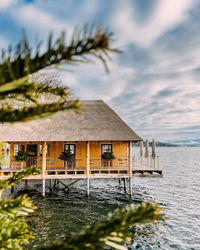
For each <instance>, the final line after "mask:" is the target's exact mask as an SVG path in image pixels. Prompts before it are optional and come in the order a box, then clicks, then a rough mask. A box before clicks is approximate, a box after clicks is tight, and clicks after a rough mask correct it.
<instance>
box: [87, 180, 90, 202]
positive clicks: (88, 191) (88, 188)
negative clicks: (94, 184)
mask: <svg viewBox="0 0 200 250" xmlns="http://www.w3.org/2000/svg"><path fill="white" fill-rule="evenodd" d="M89 196H90V179H89V178H87V197H88V198H89Z"/></svg>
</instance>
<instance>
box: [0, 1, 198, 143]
mask: <svg viewBox="0 0 200 250" xmlns="http://www.w3.org/2000/svg"><path fill="white" fill-rule="evenodd" d="M86 23H89V24H92V23H95V24H96V25H99V24H101V25H102V26H103V27H109V29H110V30H111V31H113V32H114V34H115V39H114V40H113V42H112V46H113V47H117V48H119V49H121V50H122V51H123V53H121V54H115V55H112V61H111V62H109V69H110V72H109V73H106V72H105V70H104V67H103V66H102V64H100V63H99V62H97V63H95V64H87V65H79V66H78V67H77V66H74V67H73V72H67V71H64V72H62V73H61V75H62V76H61V78H62V82H63V83H64V84H66V85H67V86H69V87H70V88H71V90H72V92H73V94H74V96H76V97H77V98H80V99H81V100H87V99H92V100H94V99H98V100H99V99H102V100H104V101H105V102H106V103H108V104H109V105H110V106H111V107H112V108H113V109H114V110H115V111H116V112H117V113H118V114H119V115H120V116H121V117H122V118H123V119H124V120H125V121H126V122H127V123H128V125H129V126H130V127H131V128H132V129H133V130H134V131H135V132H136V133H138V134H139V135H140V136H141V137H142V138H143V139H146V138H148V139H150V140H151V139H152V138H156V139H157V140H158V141H163V142H180V141H183V140H184V141H189V142H194V143H195V141H196V142H197V140H198V139H200V29H199V27H200V1H198V0H196V1H195V0H176V1H174V0H109V1H108V0H76V1H74V0H0V49H2V48H7V47H8V44H16V43H17V42H18V41H19V40H20V38H21V30H22V28H24V29H25V30H26V33H27V36H28V38H29V40H30V42H31V44H33V45H34V44H36V42H37V41H39V40H43V41H45V39H47V37H48V34H49V31H53V32H54V34H55V36H57V35H59V34H60V32H61V31H62V30H66V33H67V37H68V38H70V34H71V33H72V31H73V28H74V27H75V26H76V25H77V26H79V27H81V26H83V25H84V24H86Z"/></svg>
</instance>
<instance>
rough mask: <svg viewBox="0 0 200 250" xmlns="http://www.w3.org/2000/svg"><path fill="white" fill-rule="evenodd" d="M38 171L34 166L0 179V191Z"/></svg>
mask: <svg viewBox="0 0 200 250" xmlns="http://www.w3.org/2000/svg"><path fill="white" fill-rule="evenodd" d="M39 173H40V172H39V171H38V169H37V167H36V166H33V167H30V168H27V169H25V170H22V171H20V172H17V173H15V174H13V176H11V177H9V178H7V179H3V180H0V191H2V190H4V189H6V188H9V187H11V186H13V185H15V184H17V183H19V182H20V181H21V180H22V179H23V178H25V177H27V176H29V175H37V174H39Z"/></svg>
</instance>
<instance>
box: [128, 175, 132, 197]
mask: <svg viewBox="0 0 200 250" xmlns="http://www.w3.org/2000/svg"><path fill="white" fill-rule="evenodd" d="M129 190H130V198H131V199H132V197H133V189H132V178H131V177H130V178H129Z"/></svg>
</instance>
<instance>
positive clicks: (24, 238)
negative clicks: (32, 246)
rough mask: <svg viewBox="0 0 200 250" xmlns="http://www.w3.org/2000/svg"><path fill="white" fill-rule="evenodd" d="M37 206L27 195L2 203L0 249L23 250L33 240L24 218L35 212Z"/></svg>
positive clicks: (0, 205)
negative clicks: (23, 245) (23, 246)
mask: <svg viewBox="0 0 200 250" xmlns="http://www.w3.org/2000/svg"><path fill="white" fill-rule="evenodd" d="M34 209H36V206H34V205H33V203H32V201H31V200H30V198H28V197H27V196H26V195H24V196H19V197H18V198H16V199H12V198H11V197H10V198H7V199H3V200H2V201H0V249H22V247H21V245H22V244H28V240H29V239H32V238H33V236H32V233H31V232H29V230H28V226H27V223H26V221H25V219H24V216H27V215H28V214H29V213H32V212H34Z"/></svg>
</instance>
